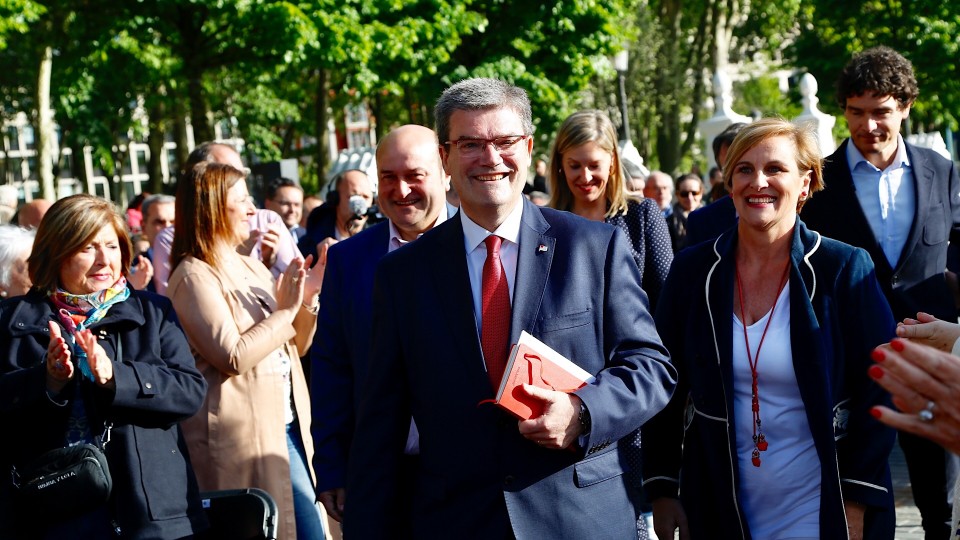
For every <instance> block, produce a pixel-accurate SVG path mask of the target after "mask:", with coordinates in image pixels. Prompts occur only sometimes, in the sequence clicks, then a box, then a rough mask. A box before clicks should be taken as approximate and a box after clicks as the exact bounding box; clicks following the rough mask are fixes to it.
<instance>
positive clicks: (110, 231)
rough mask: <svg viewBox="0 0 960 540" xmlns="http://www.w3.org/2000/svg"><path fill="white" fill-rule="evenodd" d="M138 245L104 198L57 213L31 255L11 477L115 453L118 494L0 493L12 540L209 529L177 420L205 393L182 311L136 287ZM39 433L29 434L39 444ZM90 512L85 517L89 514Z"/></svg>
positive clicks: (17, 355) (20, 326)
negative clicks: (101, 440)
mask: <svg viewBox="0 0 960 540" xmlns="http://www.w3.org/2000/svg"><path fill="white" fill-rule="evenodd" d="M129 262H130V240H129V238H128V237H127V233H126V229H125V226H124V222H123V219H122V218H121V217H120V215H119V214H118V213H117V212H116V210H115V209H114V208H113V207H112V206H111V204H110V203H109V202H107V201H105V200H103V199H99V198H97V197H93V196H90V195H74V196H71V197H67V198H65V199H62V200H60V201H58V202H57V203H55V204H54V205H53V206H52V207H51V208H50V210H49V211H48V212H47V213H46V215H45V216H44V218H43V221H42V222H41V223H40V227H39V228H38V230H37V236H36V241H35V242H34V246H33V251H32V253H31V255H30V258H29V273H30V278H31V279H32V281H33V289H32V290H31V291H30V292H29V293H28V294H27V295H26V296H22V297H19V298H14V299H11V300H8V301H6V302H4V303H2V304H0V411H2V414H0V425H2V431H3V433H5V434H6V435H7V437H8V439H7V443H6V444H4V445H3V449H2V452H0V468H2V469H3V470H5V471H8V470H11V467H14V466H17V467H19V466H22V465H25V464H28V463H29V462H31V461H33V460H34V459H35V458H36V457H37V456H40V455H41V454H43V453H45V452H47V451H49V450H53V449H56V448H59V447H63V446H68V445H75V444H79V443H84V442H96V440H97V438H98V436H101V434H102V433H107V434H109V437H108V438H109V440H110V444H109V445H107V446H106V447H105V450H104V452H105V454H106V457H107V461H108V462H109V469H110V471H111V473H112V477H113V490H112V494H111V496H110V498H109V500H108V501H107V502H105V503H98V504H95V505H94V504H89V501H87V500H85V499H84V497H83V495H82V494H77V498H76V499H75V500H64V501H62V504H58V505H57V507H54V508H35V507H30V506H27V505H25V504H23V502H22V501H21V500H20V496H19V492H18V491H17V490H16V489H14V488H13V486H11V484H10V482H3V483H0V514H3V513H8V515H0V537H4V538H8V537H13V538H27V537H29V538H51V539H52V538H82V539H88V538H90V539H93V538H109V537H115V535H116V534H122V535H123V537H124V538H160V539H174V538H183V537H188V536H192V535H193V534H194V533H196V532H198V531H200V530H201V529H202V528H203V527H204V526H205V520H204V517H203V510H202V508H201V504H200V498H199V494H198V490H197V483H196V479H195V478H194V475H193V471H192V469H191V466H190V461H189V458H188V457H187V452H186V444H185V443H184V440H183V437H182V435H181V433H180V429H179V426H178V422H180V421H181V420H183V419H185V418H188V417H190V416H191V415H193V414H194V413H195V412H196V411H197V409H198V408H199V407H200V404H201V403H202V402H203V396H204V394H205V392H206V384H205V382H204V380H203V377H202V376H201V375H200V373H199V372H198V371H197V369H196V367H195V365H194V360H193V357H192V356H191V354H190V349H189V346H188V345H187V341H186V339H185V338H184V335H183V332H182V331H181V330H180V328H179V326H178V324H177V320H176V317H175V314H174V311H173V308H172V306H171V305H170V302H169V301H167V300H166V299H164V298H160V297H158V296H156V295H153V294H150V293H145V292H138V291H132V290H131V289H130V288H129V287H128V286H127V283H126V279H125V277H124V274H125V269H126V268H127V267H128V265H129ZM27 434H29V435H27ZM81 509H82V510H81Z"/></svg>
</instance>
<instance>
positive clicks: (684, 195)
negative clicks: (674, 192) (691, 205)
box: [680, 191, 700, 199]
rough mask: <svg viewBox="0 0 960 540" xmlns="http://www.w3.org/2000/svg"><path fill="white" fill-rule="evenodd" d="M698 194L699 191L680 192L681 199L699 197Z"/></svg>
mask: <svg viewBox="0 0 960 540" xmlns="http://www.w3.org/2000/svg"><path fill="white" fill-rule="evenodd" d="M699 196H700V192H699V191H681V192H680V198H681V199H686V198H687V197H699Z"/></svg>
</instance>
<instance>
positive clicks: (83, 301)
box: [50, 276, 130, 381]
mask: <svg viewBox="0 0 960 540" xmlns="http://www.w3.org/2000/svg"><path fill="white" fill-rule="evenodd" d="M129 297H130V289H129V288H127V280H126V278H124V277H123V276H120V279H119V280H117V282H116V283H114V284H113V286H112V287H109V288H106V289H104V290H102V291H98V292H95V293H90V294H71V293H68V292H67V291H65V290H63V289H57V292H54V293H50V301H51V302H53V305H54V307H55V308H57V314H58V315H59V316H60V322H61V323H63V326H64V328H66V329H67V333H68V334H70V336H71V337H73V339H72V342H71V344H70V349H71V352H72V355H73V358H74V360H75V361H76V363H77V367H78V368H80V373H81V374H82V375H83V376H84V377H85V378H86V379H87V380H90V381H92V380H93V371H91V370H90V364H88V363H87V353H86V351H84V350H83V348H82V347H80V345H79V344H77V339H76V334H77V331H78V330H85V329H87V328H89V327H91V326H93V325H94V324H96V323H98V322H100V321H101V320H103V318H104V316H106V314H107V312H108V311H110V308H111V307H113V306H114V305H116V304H118V303H120V302H123V301H124V300H126V299H127V298H129Z"/></svg>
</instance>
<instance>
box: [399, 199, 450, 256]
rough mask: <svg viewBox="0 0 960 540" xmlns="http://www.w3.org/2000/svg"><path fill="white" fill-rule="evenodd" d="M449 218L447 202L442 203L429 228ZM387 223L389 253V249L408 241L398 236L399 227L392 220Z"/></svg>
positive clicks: (419, 235)
mask: <svg viewBox="0 0 960 540" xmlns="http://www.w3.org/2000/svg"><path fill="white" fill-rule="evenodd" d="M449 218H450V216H449V215H447V204H446V203H443V208H441V209H440V214H439V215H438V216H437V220H436V221H435V222H433V226H432V227H431V228H433V227H436V226H437V225H439V224H441V223H443V222H444V221H446V220H448V219H449ZM388 223H390V225H388V226H389V227H390V238H389V239H388V240H387V253H390V252H391V251H393V250H395V249H399V248H400V247H401V246H404V245H406V244H409V243H410V242H409V241H407V240H404V239H403V237H402V236H400V229H398V228H397V226H396V225H394V224H393V221H388ZM421 236H423V233H420V234H418V235H417V238H420V237H421Z"/></svg>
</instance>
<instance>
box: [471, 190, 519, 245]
mask: <svg viewBox="0 0 960 540" xmlns="http://www.w3.org/2000/svg"><path fill="white" fill-rule="evenodd" d="M522 216H523V201H522V200H521V201H517V205H516V206H515V207H514V208H513V210H512V211H511V212H510V214H509V215H508V216H507V219H505V220H504V221H503V223H501V224H500V226H499V227H497V230H495V231H493V232H490V231H488V230H486V229H484V228H483V227H481V226H480V225H477V224H476V223H475V222H474V221H473V220H472V219H470V217H469V216H467V214H466V212H464V211H463V209H462V208H461V209H460V223H461V224H462V225H463V236H464V240H465V241H466V248H467V253H472V252H473V250H475V249H477V246H479V245H480V243H481V242H483V241H484V240H486V238H487V237H488V236H490V235H491V234H495V235H497V236H499V237H500V238H503V239H504V240H508V241H510V242H513V243H514V244H518V245H519V244H520V218H521V217H522Z"/></svg>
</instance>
